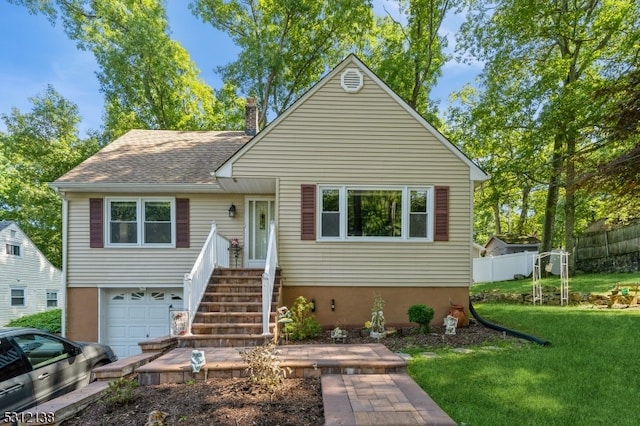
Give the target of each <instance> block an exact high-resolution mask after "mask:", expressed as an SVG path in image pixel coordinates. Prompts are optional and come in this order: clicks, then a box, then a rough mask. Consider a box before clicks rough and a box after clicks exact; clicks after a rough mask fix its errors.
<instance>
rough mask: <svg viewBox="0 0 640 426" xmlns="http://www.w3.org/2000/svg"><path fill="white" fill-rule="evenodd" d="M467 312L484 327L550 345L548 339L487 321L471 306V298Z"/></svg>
mask: <svg viewBox="0 0 640 426" xmlns="http://www.w3.org/2000/svg"><path fill="white" fill-rule="evenodd" d="M469 312H471V315H473V317H474V318H475V319H477V320H478V322H479V323H480V324H482V325H484V326H485V327H488V328H491V329H494V330H498V331H502V332H504V333H507V334H508V335H510V336H513V337H519V338H520V339H525V340H528V341H530V342H535V343H537V344H539V345H542V346H550V345H551V342H550V341H548V340H544V339H540V338H538V337H535V336H532V335H530V334H525V333H522V332H521V331H516V330H512V329H510V328H507V327H503V326H501V325H498V324H494V323H492V322H489V321H487V320H485V319H484V318H482V317H481V316H480V315H479V314H478V313H477V312H476V310H475V309H474V307H473V303H471V300H469Z"/></svg>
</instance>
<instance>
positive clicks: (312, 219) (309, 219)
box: [300, 185, 316, 240]
mask: <svg viewBox="0 0 640 426" xmlns="http://www.w3.org/2000/svg"><path fill="white" fill-rule="evenodd" d="M300 212H301V218H300V239H301V240H315V239H316V186H315V185H302V186H301V187H300Z"/></svg>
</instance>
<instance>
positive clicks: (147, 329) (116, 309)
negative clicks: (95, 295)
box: [100, 288, 183, 358]
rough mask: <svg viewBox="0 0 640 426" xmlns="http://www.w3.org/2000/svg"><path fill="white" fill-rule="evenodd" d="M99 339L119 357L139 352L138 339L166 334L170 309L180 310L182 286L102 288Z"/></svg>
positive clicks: (167, 333) (167, 332) (139, 340)
mask: <svg viewBox="0 0 640 426" xmlns="http://www.w3.org/2000/svg"><path fill="white" fill-rule="evenodd" d="M101 300H102V302H101V324H100V329H101V339H100V341H101V342H104V343H106V344H108V345H109V346H111V347H112V348H113V350H114V352H115V353H116V354H117V355H118V358H126V357H128V356H131V355H136V354H139V353H140V347H139V346H138V342H141V341H143V340H147V339H151V338H154V337H161V336H168V335H169V311H170V310H174V309H176V310H179V309H182V306H183V302H182V289H181V288H152V289H147V288H117V289H102V291H101Z"/></svg>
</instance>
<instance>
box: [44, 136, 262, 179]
mask: <svg viewBox="0 0 640 426" xmlns="http://www.w3.org/2000/svg"><path fill="white" fill-rule="evenodd" d="M249 139H251V137H250V136H247V135H245V134H244V132H224V131H223V132H212V131H196V132H192V131H178V130H131V131H130V132H128V133H126V134H125V135H123V136H121V137H119V138H118V139H116V140H115V141H113V142H111V143H110V144H109V145H107V146H106V147H104V148H103V149H102V150H100V151H99V152H98V153H96V154H95V155H93V156H92V157H90V158H88V159H87V160H85V161H84V162H82V163H81V164H80V165H78V166H77V167H75V168H74V169H72V170H71V171H69V172H67V173H66V174H64V175H63V176H61V177H60V178H59V179H57V180H56V181H55V182H54V185H55V184H64V183H86V184H114V183H119V184H122V183H124V184H128V183H131V184H147V183H149V184H206V183H213V182H215V179H214V177H213V176H211V172H213V171H214V170H215V169H216V168H218V166H220V165H221V164H222V163H224V162H225V161H226V160H227V159H228V158H229V157H231V156H232V155H233V154H234V153H235V152H236V151H237V150H238V149H240V148H241V147H242V146H243V145H244V144H245V143H246V142H247V141H249Z"/></svg>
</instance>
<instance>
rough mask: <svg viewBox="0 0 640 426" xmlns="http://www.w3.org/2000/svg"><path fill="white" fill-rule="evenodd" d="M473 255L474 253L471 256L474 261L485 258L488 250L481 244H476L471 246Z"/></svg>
mask: <svg viewBox="0 0 640 426" xmlns="http://www.w3.org/2000/svg"><path fill="white" fill-rule="evenodd" d="M471 253H472V254H471V256H472V257H473V258H474V259H477V258H479V257H484V256H485V255H486V254H487V250H486V249H485V248H484V247H483V246H481V245H480V244H478V243H476V242H474V243H473V244H472V245H471Z"/></svg>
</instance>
